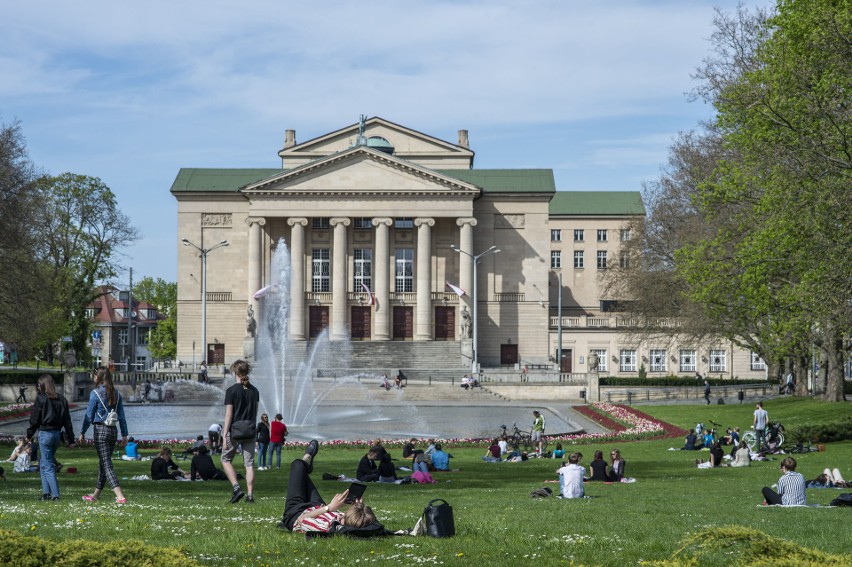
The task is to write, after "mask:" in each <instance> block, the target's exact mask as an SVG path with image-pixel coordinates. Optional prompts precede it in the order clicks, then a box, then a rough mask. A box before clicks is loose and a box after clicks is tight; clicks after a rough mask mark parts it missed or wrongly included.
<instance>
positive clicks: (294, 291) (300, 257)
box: [287, 218, 308, 341]
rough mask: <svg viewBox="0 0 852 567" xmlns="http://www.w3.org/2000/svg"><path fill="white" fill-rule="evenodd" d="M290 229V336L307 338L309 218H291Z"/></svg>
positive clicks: (301, 338) (300, 338)
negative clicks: (306, 252)
mask: <svg viewBox="0 0 852 567" xmlns="http://www.w3.org/2000/svg"><path fill="white" fill-rule="evenodd" d="M287 224H288V225H290V226H291V227H293V228H292V229H291V231H290V338H291V339H292V340H294V341H304V340H305V227H306V226H307V225H308V219H305V218H289V219H287Z"/></svg>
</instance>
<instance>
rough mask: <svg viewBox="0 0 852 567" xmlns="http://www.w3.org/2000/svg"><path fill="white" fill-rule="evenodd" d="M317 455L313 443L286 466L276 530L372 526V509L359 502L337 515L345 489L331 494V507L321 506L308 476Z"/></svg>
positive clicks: (301, 530) (343, 499) (316, 444)
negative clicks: (287, 475)
mask: <svg viewBox="0 0 852 567" xmlns="http://www.w3.org/2000/svg"><path fill="white" fill-rule="evenodd" d="M318 451H319V443H318V442H317V440H316V439H314V440H312V441H311V442H310V443H308V446H307V447H306V448H305V454H304V455H303V456H302V458H300V459H296V460H295V461H293V462H292V464H291V465H290V478H289V480H288V481H287V500H286V502H285V504H284V514H283V516H282V518H281V523H279V524H278V527H279V528H281V529H286V530H288V531H291V532H302V533H307V532H321V533H330V532H333V531H337V529H336V526H338V525H339V526H349V527H351V528H362V527H364V526H366V525H368V524H371V523H373V522H376V515H375V514H374V513H373V510H372V508H370V507H369V506H366V505H364V502H363V501H362V500H361V499H358V500H356V501H355V502H354V503H352V504H351V505H350V506H349V508H348V509H347V510H346V511H345V512H342V511H341V509H342V508H343V507H345V506H346V499H347V497H348V496H349V490H348V489H347V490H344V491H343V492H340V493H338V494H335V495H334V498H332V499H331V503H329V504H326V503H325V500H323V499H322V496H320V494H319V491H318V490H317V487H316V486H315V485H314V483H313V481H312V480H311V476H310V475H311V473H312V472H313V469H314V467H313V461H314V458H315V457H316V455H317V452H318Z"/></svg>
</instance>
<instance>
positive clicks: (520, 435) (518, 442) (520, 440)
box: [500, 423, 548, 453]
mask: <svg viewBox="0 0 852 567" xmlns="http://www.w3.org/2000/svg"><path fill="white" fill-rule="evenodd" d="M500 428H501V429H502V431H501V433H500V435H501V437H502V436H505V437H506V440H507V441H508V442H509V444H510V445H511V446H513V447H518V448H523V450H524V451H526V452H527V453H530V452H532V451H537V450H538V444H537V443H533V440H532V432H530V431H523V430H521V429H519V428H518V424H517V423H515V424H513V425H512V431H511V432H509V429H508V428H507V427H506V426H505V425H501V426H500ZM547 445H548V443H547V440H546V439H544V438H542V442H541V446H542V451H544V450H546V449H547Z"/></svg>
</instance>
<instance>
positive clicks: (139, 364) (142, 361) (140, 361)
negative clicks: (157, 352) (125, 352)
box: [133, 356, 148, 370]
mask: <svg viewBox="0 0 852 567" xmlns="http://www.w3.org/2000/svg"><path fill="white" fill-rule="evenodd" d="M133 366H134V367H135V368H136V370H145V369H146V368H147V367H148V357H147V356H137V357H136V364H134V365H133Z"/></svg>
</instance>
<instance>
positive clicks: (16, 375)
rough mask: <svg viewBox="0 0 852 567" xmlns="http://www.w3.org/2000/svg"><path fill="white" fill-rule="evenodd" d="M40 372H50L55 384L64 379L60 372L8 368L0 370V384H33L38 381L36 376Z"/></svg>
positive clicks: (40, 373) (60, 382)
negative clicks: (7, 369)
mask: <svg viewBox="0 0 852 567" xmlns="http://www.w3.org/2000/svg"><path fill="white" fill-rule="evenodd" d="M42 374H50V375H51V376H53V381H54V382H56V383H57V384H62V383H63V382H64V381H65V374H63V373H62V372H56V371H53V372H36V371H34V370H27V371H23V370H9V371H5V370H4V371H2V372H0V384H32V385H33V386H35V384H36V383H37V382H38V377H39V376H41V375H42Z"/></svg>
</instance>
